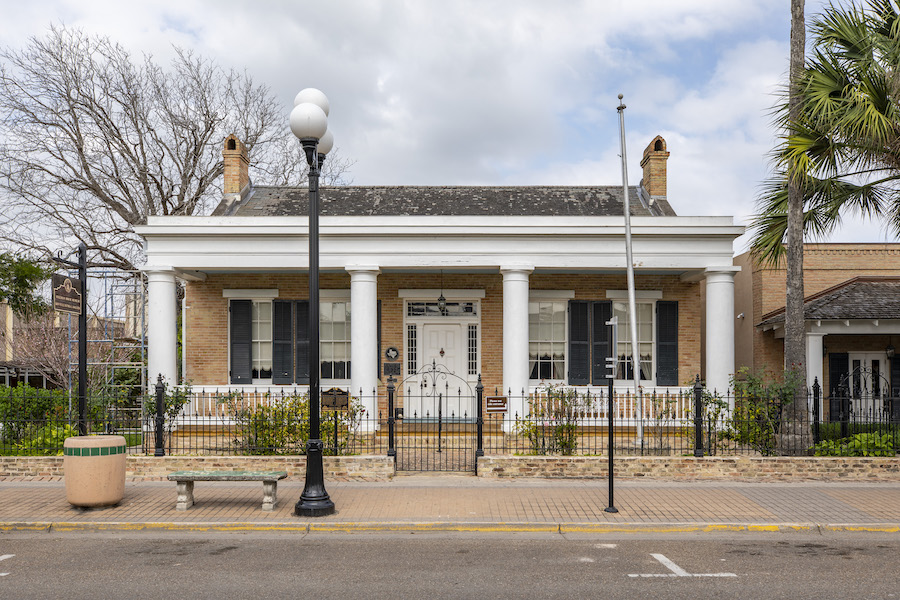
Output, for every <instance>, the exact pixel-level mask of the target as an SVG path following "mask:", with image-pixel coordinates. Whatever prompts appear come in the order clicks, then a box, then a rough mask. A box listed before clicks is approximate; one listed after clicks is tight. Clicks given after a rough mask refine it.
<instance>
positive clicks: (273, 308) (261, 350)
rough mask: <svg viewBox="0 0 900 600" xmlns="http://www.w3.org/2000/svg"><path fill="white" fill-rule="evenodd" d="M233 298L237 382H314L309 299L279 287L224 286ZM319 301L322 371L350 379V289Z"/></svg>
mask: <svg viewBox="0 0 900 600" xmlns="http://www.w3.org/2000/svg"><path fill="white" fill-rule="evenodd" d="M222 295H223V297H225V298H228V299H229V380H230V382H231V383H233V384H272V383H275V384H278V385H286V384H292V383H298V384H305V383H309V365H308V362H306V361H305V359H304V357H308V354H307V350H306V349H308V343H307V342H308V339H309V336H308V318H309V302H308V301H306V300H283V299H279V298H278V290H242V289H235V290H230V289H229V290H224V291H223V294H222ZM322 295H323V296H324V297H325V300H323V301H321V302H320V303H319V373H320V378H321V379H322V380H323V381H331V382H334V383H337V384H340V383H339V382H343V381H345V380H347V379H349V378H350V369H351V365H350V302H349V290H347V291H345V290H323V291H322Z"/></svg>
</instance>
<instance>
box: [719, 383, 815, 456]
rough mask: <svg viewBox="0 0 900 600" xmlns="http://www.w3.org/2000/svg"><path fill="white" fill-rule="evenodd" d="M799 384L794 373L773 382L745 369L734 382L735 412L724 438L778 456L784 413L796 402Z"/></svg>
mask: <svg viewBox="0 0 900 600" xmlns="http://www.w3.org/2000/svg"><path fill="white" fill-rule="evenodd" d="M798 382H799V378H798V375H797V373H796V372H794V371H785V373H784V376H783V377H782V378H781V379H780V380H772V379H770V378H768V377H766V376H765V375H763V374H760V373H756V372H751V371H750V370H749V369H747V368H746V367H743V368H741V369H740V370H739V371H738V372H737V373H736V374H735V376H733V377H732V379H731V384H732V387H733V389H734V410H733V411H732V413H731V414H730V415H728V417H727V418H726V420H725V429H724V430H723V431H722V432H720V435H721V436H722V437H723V438H725V439H729V440H732V441H734V442H737V443H738V444H742V445H746V446H749V447H750V448H752V449H754V450H756V451H757V452H759V453H760V454H762V455H764V456H769V455H772V454H775V453H776V451H777V440H778V432H779V430H780V429H781V418H782V411H783V410H784V408H785V407H786V406H787V405H788V404H790V403H791V402H793V401H794V394H795V393H796V390H797V385H798Z"/></svg>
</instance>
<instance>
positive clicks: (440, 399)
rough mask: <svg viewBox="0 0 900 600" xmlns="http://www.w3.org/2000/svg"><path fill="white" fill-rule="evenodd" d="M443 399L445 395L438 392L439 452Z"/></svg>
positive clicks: (439, 448)
mask: <svg viewBox="0 0 900 600" xmlns="http://www.w3.org/2000/svg"><path fill="white" fill-rule="evenodd" d="M443 399H444V395H443V394H438V447H437V451H438V452H440V451H441V425H442V423H441V416H442V414H441V405H442V404H443V402H442V401H443Z"/></svg>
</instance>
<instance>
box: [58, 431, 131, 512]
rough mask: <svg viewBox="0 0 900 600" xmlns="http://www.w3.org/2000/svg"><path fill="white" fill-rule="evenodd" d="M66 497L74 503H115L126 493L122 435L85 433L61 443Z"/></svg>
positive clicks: (93, 504) (91, 505)
mask: <svg viewBox="0 0 900 600" xmlns="http://www.w3.org/2000/svg"><path fill="white" fill-rule="evenodd" d="M63 475H64V477H65V481H66V500H67V501H68V502H69V503H70V504H73V505H75V506H84V507H96V506H110V505H113V504H118V503H119V502H121V501H122V498H123V497H124V496H125V438H124V437H122V436H121V435H85V436H78V437H70V438H66V441H65V443H64V444H63Z"/></svg>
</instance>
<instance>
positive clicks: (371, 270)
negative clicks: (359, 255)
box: [344, 265, 381, 275]
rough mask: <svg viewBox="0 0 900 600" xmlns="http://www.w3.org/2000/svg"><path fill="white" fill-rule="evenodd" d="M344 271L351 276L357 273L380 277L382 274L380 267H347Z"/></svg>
mask: <svg viewBox="0 0 900 600" xmlns="http://www.w3.org/2000/svg"><path fill="white" fill-rule="evenodd" d="M344 270H345V271H347V272H348V273H350V274H351V275H355V274H356V273H374V274H375V275H379V274H380V273H381V269H380V268H379V267H378V265H347V266H346V267H344Z"/></svg>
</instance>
